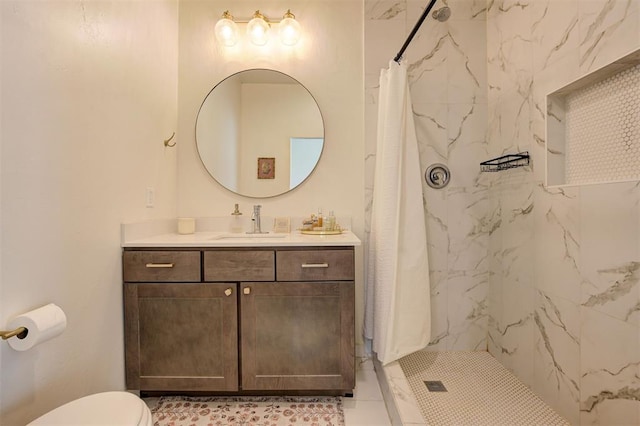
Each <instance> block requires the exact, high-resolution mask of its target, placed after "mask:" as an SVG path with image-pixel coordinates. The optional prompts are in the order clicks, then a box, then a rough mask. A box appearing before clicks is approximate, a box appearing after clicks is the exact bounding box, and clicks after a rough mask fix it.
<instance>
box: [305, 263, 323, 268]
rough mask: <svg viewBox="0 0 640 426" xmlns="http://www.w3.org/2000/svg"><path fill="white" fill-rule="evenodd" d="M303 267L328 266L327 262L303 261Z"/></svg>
mask: <svg viewBox="0 0 640 426" xmlns="http://www.w3.org/2000/svg"><path fill="white" fill-rule="evenodd" d="M302 267H303V268H328V267H329V264H328V263H303V264H302Z"/></svg>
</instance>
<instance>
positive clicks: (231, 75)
mask: <svg viewBox="0 0 640 426" xmlns="http://www.w3.org/2000/svg"><path fill="white" fill-rule="evenodd" d="M248 71H269V72H273V73H278V74H281V75H282V76H284V77H287V78H289V79H290V80H291V81H292V83H297V84H298V85H299V86H300V87H302V88H303V89H304V90H305V91H306V92H307V93H308V94H309V96H310V97H311V99H312V100H313V102H314V104H315V106H316V108H318V114H319V116H320V122H321V124H322V140H323V142H322V149H321V150H320V154H319V155H318V160H317V161H316V163H315V165H314V166H313V168H312V169H311V170H310V171H309V174H308V175H307V176H306V177H305V178H304V179H303V180H302V181H300V183H298V184H297V185H296V186H294V187H293V188H289V189H288V190H286V191H282V192H278V193H273V194H272V193H269V194H267V195H248V194H243V193H240V192H237V191H234V190H233V189H230V188H228V187H227V186H226V185H224V184H223V183H222V182H220V180H218V178H216V176H214V173H213V171H212V170H210V168H209V166H207V164H205V162H204V160H203V158H202V154H201V153H200V148H199V142H198V120H199V119H200V113H201V112H202V109H203V107H204V105H205V103H206V102H207V99H209V96H210V95H211V94H212V93H213V92H214V91H215V90H216V88H218V87H219V86H220V85H221V84H223V83H224V82H225V81H227V80H228V79H230V78H233V77H235V76H237V75H239V74H241V73H243V72H248ZM194 140H195V144H196V152H197V153H198V158H199V159H200V162H201V164H202V166H203V167H204V169H205V170H206V172H207V173H208V174H209V176H211V177H212V178H213V180H214V181H215V182H216V183H218V184H219V185H220V186H221V187H223V188H224V189H226V190H227V191H229V192H232V193H234V194H236V195H240V196H243V197H248V198H272V197H277V196H279V195H284V194H287V193H289V192H291V191H293V190H294V189H296V188H299V187H300V186H302V185H303V184H304V183H305V182H306V181H307V180H308V179H309V177H310V176H311V175H312V174H313V172H314V171H315V170H316V168H317V167H318V164H319V163H320V160H321V159H322V154H323V153H324V148H325V143H326V126H325V120H324V116H323V114H322V110H321V109H320V105H319V104H318V101H317V100H316V98H315V97H314V96H313V94H312V93H311V91H310V90H309V89H308V88H307V87H306V86H305V85H304V84H302V83H300V81H298V80H297V79H295V78H293V77H292V76H290V75H289V74H286V73H284V72H282V71H278V70H274V69H269V68H248V69H243V70H240V71H237V72H235V73H233V74H230V75H228V76H227V77H225V78H223V79H222V80H220V81H219V82H218V83H216V85H215V86H213V88H212V89H211V90H210V91H209V92H208V93H207V94H206V96H205V97H204V99H203V101H202V103H201V104H200V108H198V113H197V115H196V121H195V126H194ZM287 167H289V166H288V165H287Z"/></svg>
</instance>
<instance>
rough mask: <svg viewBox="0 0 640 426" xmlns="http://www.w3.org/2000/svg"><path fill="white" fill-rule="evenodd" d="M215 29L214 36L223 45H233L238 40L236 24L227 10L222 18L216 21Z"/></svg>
mask: <svg viewBox="0 0 640 426" xmlns="http://www.w3.org/2000/svg"><path fill="white" fill-rule="evenodd" d="M215 31H216V38H217V39H218V41H219V42H220V43H222V44H224V45H225V46H229V47H230V46H234V45H235V44H236V43H237V42H238V26H237V25H236V23H235V22H234V21H233V16H231V14H230V13H229V11H228V10H225V12H224V13H223V14H222V18H221V19H220V20H219V21H218V22H217V23H216V28H215Z"/></svg>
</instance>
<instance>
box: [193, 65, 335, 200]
mask: <svg viewBox="0 0 640 426" xmlns="http://www.w3.org/2000/svg"><path fill="white" fill-rule="evenodd" d="M196 146H197V148H198V154H199V155H200V159H201V160H202V163H203V164H204V167H205V168H206V169H207V171H208V172H209V174H211V176H212V177H213V178H214V179H215V180H216V181H217V182H218V183H220V184H221V185H222V186H224V187H225V188H227V189H228V190H230V191H233V192H235V193H237V194H240V195H244V196H247V197H257V198H258V197H259V198H262V197H273V196H276V195H280V194H284V193H285V192H287V191H290V190H292V189H293V188H295V187H297V186H298V185H300V184H301V183H302V182H303V181H304V180H305V179H306V178H307V177H309V175H310V174H311V172H313V170H314V169H315V167H316V165H317V164H318V161H319V160H320V155H321V154H322V148H323V146H324V124H323V120H322V115H321V114H320V108H318V104H317V103H316V101H315V99H314V98H313V96H311V93H309V91H308V90H307V89H306V88H305V87H304V86H303V85H302V84H300V83H299V82H298V81H296V80H295V79H293V78H291V77H290V76H288V75H286V74H283V73H281V72H279V71H273V70H266V69H252V70H246V71H241V72H239V73H237V74H233V75H231V76H230V77H227V78H226V79H224V80H222V81H221V82H220V83H218V84H217V85H216V86H215V87H214V88H213V89H212V90H211V92H209V94H208V95H207V96H206V97H205V99H204V102H203V103H202V106H201V107H200V111H199V112H198V118H197V119H196Z"/></svg>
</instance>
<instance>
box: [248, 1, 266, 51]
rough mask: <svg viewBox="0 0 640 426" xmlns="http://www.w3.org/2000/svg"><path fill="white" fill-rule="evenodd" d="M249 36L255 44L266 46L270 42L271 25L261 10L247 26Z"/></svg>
mask: <svg viewBox="0 0 640 426" xmlns="http://www.w3.org/2000/svg"><path fill="white" fill-rule="evenodd" d="M247 34H248V35H249V38H250V39H251V42H252V43H253V44H257V45H258V46H264V45H265V44H267V41H268V40H269V24H268V23H267V21H266V20H265V19H264V16H263V15H262V14H260V11H259V10H256V13H254V14H253V19H252V20H250V21H249V23H248V24H247Z"/></svg>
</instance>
